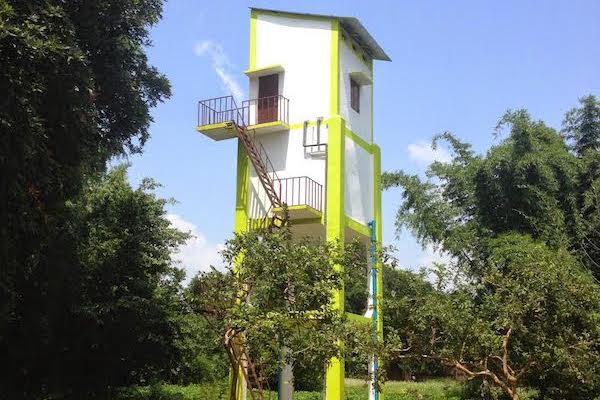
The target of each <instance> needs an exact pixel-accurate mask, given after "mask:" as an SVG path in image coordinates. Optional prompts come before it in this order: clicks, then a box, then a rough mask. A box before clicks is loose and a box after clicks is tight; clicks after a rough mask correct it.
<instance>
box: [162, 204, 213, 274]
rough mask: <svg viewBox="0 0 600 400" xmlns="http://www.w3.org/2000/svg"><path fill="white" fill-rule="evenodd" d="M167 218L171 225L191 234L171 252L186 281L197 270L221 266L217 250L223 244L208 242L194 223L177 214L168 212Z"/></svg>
mask: <svg viewBox="0 0 600 400" xmlns="http://www.w3.org/2000/svg"><path fill="white" fill-rule="evenodd" d="M167 219H168V220H169V222H171V225H172V226H173V227H175V228H177V229H179V230H181V231H183V232H189V233H190V234H192V235H193V236H192V237H190V238H189V239H188V241H187V242H186V243H185V244H183V245H182V246H181V247H179V249H178V250H177V251H176V252H175V253H174V254H173V259H174V260H175V261H177V262H179V263H180V266H181V267H182V268H183V269H184V270H185V273H186V281H189V280H190V279H191V278H192V277H194V276H195V275H196V274H197V273H198V272H199V271H207V270H208V269H209V267H210V266H211V265H213V266H215V267H221V266H222V262H221V257H220V256H219V251H220V250H221V249H222V248H223V245H221V244H216V245H215V244H211V243H209V242H208V240H207V239H206V236H205V235H204V234H203V233H202V232H200V230H199V229H198V227H197V226H196V225H194V224H193V223H191V222H189V221H186V220H185V219H183V218H182V217H181V216H179V215H177V214H168V215H167Z"/></svg>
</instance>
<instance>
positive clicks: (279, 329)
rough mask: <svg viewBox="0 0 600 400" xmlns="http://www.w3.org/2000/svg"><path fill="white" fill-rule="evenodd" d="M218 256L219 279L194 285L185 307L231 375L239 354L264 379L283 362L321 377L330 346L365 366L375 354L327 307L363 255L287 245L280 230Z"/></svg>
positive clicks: (235, 243)
mask: <svg viewBox="0 0 600 400" xmlns="http://www.w3.org/2000/svg"><path fill="white" fill-rule="evenodd" d="M353 251H358V253H357V254H353V253H352V252H353ZM222 255H223V260H224V261H225V265H226V268H225V271H223V272H220V271H217V270H215V269H213V270H212V271H209V272H205V273H200V274H199V275H198V276H197V277H195V278H194V280H193V281H192V283H191V297H190V302H191V305H192V308H193V309H194V310H195V311H196V312H197V313H198V314H199V315H202V316H204V317H205V318H206V319H207V321H209V323H210V324H211V326H212V327H213V329H214V331H216V332H218V334H219V335H220V336H221V338H222V345H223V347H224V348H225V350H226V352H227V354H228V356H229V360H230V365H231V368H232V370H233V371H237V370H238V367H239V365H240V362H241V359H240V355H241V354H243V353H244V352H245V353H247V354H248V356H249V358H250V359H251V360H252V362H253V364H254V365H255V368H256V369H257V370H258V371H262V372H261V373H260V375H262V376H263V378H265V377H268V376H273V375H274V373H275V371H276V368H277V367H278V366H279V365H280V363H281V359H282V357H283V359H284V360H285V361H286V362H289V363H292V364H294V365H297V366H305V367H306V366H308V367H309V368H311V369H313V370H314V369H317V370H322V371H324V366H325V365H326V363H327V362H328V361H329V359H330V358H332V357H334V356H338V355H340V354H341V352H342V351H343V348H341V347H340V346H337V345H336V343H340V341H341V340H343V341H345V342H346V343H347V347H348V352H347V353H346V355H347V356H350V355H353V356H355V357H358V356H359V355H362V356H363V359H364V362H365V365H366V359H367V357H368V355H370V354H372V353H371V351H374V348H375V347H376V346H375V344H372V343H371V339H370V335H371V332H370V327H369V326H368V325H367V326H366V329H360V328H359V327H357V326H355V325H353V324H352V323H351V322H348V321H346V320H345V318H344V317H343V316H342V315H341V314H340V313H339V312H338V311H337V310H336V308H334V307H333V304H332V301H334V300H332V299H333V293H334V291H335V290H339V289H341V287H342V283H343V280H344V276H345V274H343V273H342V272H341V269H346V270H348V269H350V268H354V267H355V265H354V264H353V260H357V259H361V260H362V261H363V263H364V260H365V251H364V248H362V250H360V246H355V245H348V246H346V247H344V246H340V245H337V244H334V243H330V242H321V241H314V240H309V239H292V238H291V236H290V233H289V231H288V230H287V228H285V229H284V230H283V231H281V232H274V233H268V232H250V233H245V234H239V235H236V236H235V238H234V239H232V240H230V241H228V242H227V243H226V245H225V249H224V250H223V252H222ZM334 265H337V266H339V268H334V267H333V266H334ZM358 267H359V268H362V265H359V266H358ZM337 301H339V300H337ZM359 338H360V339H359ZM236 379H237V376H236V375H235V374H234V379H233V380H231V381H230V384H231V386H232V387H231V391H230V393H231V396H232V397H231V398H232V399H233V398H235V391H234V390H233V388H234V387H235V385H236Z"/></svg>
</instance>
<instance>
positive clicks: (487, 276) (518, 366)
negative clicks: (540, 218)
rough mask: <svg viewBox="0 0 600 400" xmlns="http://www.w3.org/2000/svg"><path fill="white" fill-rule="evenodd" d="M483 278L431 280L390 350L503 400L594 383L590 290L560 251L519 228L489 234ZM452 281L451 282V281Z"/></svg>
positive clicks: (598, 370)
mask: <svg viewBox="0 0 600 400" xmlns="http://www.w3.org/2000/svg"><path fill="white" fill-rule="evenodd" d="M488 250H489V252H490V253H489V259H488V263H487V266H486V269H485V272H484V273H483V275H482V281H483V282H485V285H483V286H475V287H474V286H473V285H472V284H471V283H470V282H469V281H468V280H462V281H460V280H459V281H456V280H455V281H453V282H452V284H450V285H449V284H448V282H445V283H444V282H440V281H438V284H439V285H440V287H438V289H437V290H436V292H434V293H428V294H425V295H424V296H421V298H420V299H419V301H418V302H416V303H415V307H414V309H413V310H412V312H411V313H409V314H408V315H409V316H408V322H407V325H408V327H409V334H408V336H407V340H406V342H405V343H403V346H404V348H403V349H402V350H400V351H398V352H397V355H398V357H399V358H400V359H415V358H416V359H421V360H425V361H430V362H435V363H440V364H442V365H444V366H447V367H449V368H452V369H455V370H456V371H457V372H459V373H460V374H462V375H465V376H466V377H468V378H469V379H481V380H485V381H486V382H488V383H490V384H492V385H495V386H498V387H499V388H501V389H502V391H503V392H504V393H505V394H506V395H507V396H508V397H509V398H511V399H518V398H520V395H521V392H522V390H523V388H525V387H527V386H534V387H537V388H539V389H540V390H541V392H542V398H551V399H581V398H594V396H596V395H598V393H599V391H600V381H599V380H598V377H599V376H600V363H599V361H600V330H599V329H598V326H599V325H598V323H599V321H600V291H599V290H598V287H597V285H596V284H595V283H594V281H593V279H592V277H591V275H590V274H589V273H588V272H587V271H585V269H583V268H582V266H581V265H580V264H579V263H578V261H577V260H576V259H575V258H573V257H572V256H571V255H570V254H569V253H568V252H567V251H564V250H552V249H549V248H548V247H547V246H546V245H544V244H543V243H540V242H535V241H533V240H532V239H531V238H529V237H527V236H522V235H517V234H509V235H502V236H500V237H499V238H497V239H494V240H492V241H491V242H490V243H489V246H488ZM457 282H459V283H457Z"/></svg>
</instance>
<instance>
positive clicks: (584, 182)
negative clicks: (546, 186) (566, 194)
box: [563, 95, 600, 279]
mask: <svg viewBox="0 0 600 400" xmlns="http://www.w3.org/2000/svg"><path fill="white" fill-rule="evenodd" d="M579 102H580V104H581V107H579V108H573V109H572V110H571V111H569V112H568V113H567V115H566V116H565V119H564V122H563V133H564V135H565V136H566V138H567V139H569V140H570V141H571V148H572V149H573V150H574V151H575V152H576V154H577V156H578V157H579V159H580V161H581V171H580V174H579V181H580V185H579V188H578V192H577V195H578V206H579V209H580V210H581V221H582V229H581V231H580V232H579V235H578V238H577V239H578V241H577V244H578V249H579V253H580V254H579V256H580V258H581V259H582V261H583V262H584V264H585V265H586V266H587V268H589V269H590V270H591V271H594V273H595V275H596V279H600V264H599V262H598V260H600V102H599V101H598V100H597V99H596V97H595V96H593V95H589V96H586V97H583V98H582V99H580V100H579Z"/></svg>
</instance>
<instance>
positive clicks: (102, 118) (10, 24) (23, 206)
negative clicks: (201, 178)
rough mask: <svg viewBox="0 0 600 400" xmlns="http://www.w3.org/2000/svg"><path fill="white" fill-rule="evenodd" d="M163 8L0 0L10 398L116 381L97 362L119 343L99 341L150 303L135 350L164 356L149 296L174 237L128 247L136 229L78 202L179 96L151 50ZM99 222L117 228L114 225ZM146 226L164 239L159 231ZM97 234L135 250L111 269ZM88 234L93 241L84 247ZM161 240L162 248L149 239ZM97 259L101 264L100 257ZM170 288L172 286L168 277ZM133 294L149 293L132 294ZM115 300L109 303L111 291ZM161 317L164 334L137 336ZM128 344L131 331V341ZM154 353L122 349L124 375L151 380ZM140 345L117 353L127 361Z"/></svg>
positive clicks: (145, 212) (2, 226) (144, 2)
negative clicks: (164, 103)
mask: <svg viewBox="0 0 600 400" xmlns="http://www.w3.org/2000/svg"><path fill="white" fill-rule="evenodd" d="M161 6H162V1H160V0H141V1H140V0H135V1H134V0H99V1H84V0H78V1H68V2H65V1H56V0H52V1H43V2H40V1H30V0H25V1H21V0H18V1H17V0H0V59H1V60H2V68H1V69H0V88H1V92H2V99H1V100H0V170H1V171H2V179H1V180H0V197H1V198H2V201H1V202H0V244H1V247H0V249H1V250H0V265H1V268H2V273H1V274H0V353H1V354H2V355H3V363H2V368H3V371H1V372H2V373H1V374H0V375H1V376H2V378H0V390H3V393H4V394H5V395H8V394H7V393H11V390H18V392H19V393H20V396H24V397H31V396H33V393H35V392H38V391H40V390H42V391H54V390H59V391H60V390H63V389H66V388H75V387H74V386H72V384H73V383H74V382H72V381H71V379H74V380H76V381H79V382H81V383H82V384H83V381H86V386H87V384H88V383H89V384H91V386H90V387H94V386H95V385H100V386H103V385H107V384H109V383H110V381H111V379H112V378H111V377H110V376H107V375H111V374H112V373H113V371H111V370H108V369H104V368H102V367H101V366H99V365H94V364H93V363H94V362H95V361H97V358H98V359H102V360H104V361H107V358H108V353H106V354H105V355H102V354H101V351H102V349H103V348H104V349H105V350H107V349H106V348H105V347H111V349H110V350H111V351H112V350H117V349H116V348H115V347H117V346H118V345H117V343H116V342H115V343H114V344H112V345H111V344H109V343H102V342H101V340H106V339H107V338H108V337H109V336H108V332H114V330H118V329H126V328H127V326H128V325H127V324H133V323H134V321H136V318H135V317H136V313H132V314H133V315H132V319H131V320H128V319H127V318H124V315H123V313H125V312H127V310H131V309H139V310H142V308H140V303H141V302H148V303H149V305H148V309H147V310H146V311H147V313H148V315H147V317H148V318H147V319H146V317H144V318H141V316H139V315H137V316H138V317H140V318H141V320H143V321H147V322H144V323H142V324H141V325H140V326H139V327H138V326H135V325H134V326H131V328H132V329H133V330H132V332H131V334H138V333H139V335H140V338H138V339H135V340H139V343H138V344H141V343H146V345H148V346H150V343H152V346H150V347H152V348H153V349H154V347H153V346H154V345H157V347H156V352H158V351H161V349H164V348H165V346H166V347H169V346H168V345H166V344H164V343H160V342H161V340H162V339H161V338H162V337H163V335H170V333H169V330H170V329H171V328H170V325H169V324H163V323H162V322H161V323H159V322H158V321H159V320H160V319H161V318H162V317H160V314H161V313H162V311H160V308H161V307H162V301H163V300H161V298H160V296H158V295H157V294H154V293H153V294H152V296H154V297H155V298H156V302H157V303H156V304H155V302H154V301H149V297H148V296H149V294H150V293H151V292H153V291H154V290H155V288H156V287H157V285H158V282H157V279H158V278H157V277H158V276H159V275H161V273H162V272H160V271H161V270H163V269H164V267H163V264H164V259H163V258H164V257H162V256H161V257H160V258H159V259H157V260H155V261H154V260H153V259H152V257H153V256H156V255H157V254H156V253H157V252H160V251H162V249H163V247H164V246H162V245H159V244H162V243H167V242H169V241H170V240H171V239H170V238H169V237H166V238H162V239H161V240H163V241H164V242H160V243H156V242H153V240H155V239H156V237H149V238H148V239H147V240H146V241H145V242H143V243H139V246H133V248H132V250H134V253H133V254H131V255H127V254H125V247H128V246H129V245H131V243H125V242H123V241H125V240H126V239H127V238H126V237H125V236H126V232H127V229H125V230H124V231H123V232H122V233H121V235H117V233H116V232H113V234H114V235H115V236H113V237H112V238H111V237H110V235H109V234H108V233H107V232H91V230H92V227H91V226H90V225H87V226H86V225H85V224H86V223H88V222H89V223H90V224H92V222H91V219H93V218H95V219H96V220H102V218H108V216H106V217H103V216H102V212H101V210H99V209H96V210H95V211H96V212H97V213H98V215H91V214H89V213H88V212H87V211H86V210H84V209H82V208H81V207H79V208H78V207H77V206H73V204H77V202H78V201H80V200H79V198H80V193H81V191H82V190H83V189H84V188H85V187H86V186H87V184H88V182H87V180H88V179H92V178H93V177H94V176H97V175H99V174H101V173H102V172H103V171H104V170H105V164H106V161H107V160H108V159H109V158H110V157H112V156H114V155H121V154H125V153H127V152H137V151H140V149H141V146H142V145H143V144H144V142H145V141H146V139H147V138H148V127H149V124H150V122H151V118H150V113H149V109H150V107H153V106H154V105H156V104H157V102H158V101H161V100H162V99H164V98H165V97H167V96H168V95H169V93H170V89H169V84H168V82H167V80H166V79H165V77H164V76H162V75H161V74H160V73H159V72H158V71H157V70H156V69H155V68H154V67H152V66H150V65H149V64H148V62H147V58H146V55H145V50H146V47H147V46H148V45H149V44H150V43H149V40H148V27H149V26H151V25H153V24H155V23H156V22H157V21H158V19H159V18H160V13H161ZM122 190H125V189H122ZM125 191H126V190H125ZM142 191H143V189H142ZM120 194H122V193H115V194H114V195H113V196H115V197H118V196H119V195H120ZM140 197H142V196H141V195H137V196H134V195H131V196H129V200H131V201H133V200H135V201H140V202H141V204H140V206H150V204H151V202H149V201H145V200H143V199H140ZM110 198H111V197H110V196H108V195H107V197H106V199H105V200H106V201H107V204H108V205H113V206H115V207H116V206H117V205H118V206H123V207H125V206H129V204H127V203H126V202H125V201H123V202H122V203H111V202H110V201H108V200H110ZM88 200H89V201H90V202H92V204H91V205H92V206H97V207H100V206H101V204H99V203H94V201H96V200H97V201H100V199H96V200H92V198H91V197H90V198H88ZM82 201H83V200H82ZM157 207H158V206H157ZM155 208H156V207H154V208H153V207H149V209H140V210H133V209H132V208H130V207H128V210H129V211H132V212H133V211H135V213H134V214H133V215H137V217H138V218H140V219H142V220H143V219H144V218H145V219H146V221H138V220H131V219H127V220H128V221H130V222H132V223H134V224H135V223H138V222H140V223H141V222H149V221H150V222H156V221H157V220H158V216H156V215H155V213H156V210H155ZM80 219H81V221H80ZM86 219H88V220H87V221H86ZM148 220H149V221H148ZM103 221H104V222H105V223H106V225H107V226H110V225H111V224H112V226H117V224H116V221H114V222H113V221H109V220H108V219H105V220H103ZM82 224H83V225H82ZM137 227H138V228H139V229H141V228H142V226H140V225H138V226H137ZM124 228H126V227H124V226H119V229H124ZM86 229H87V231H86ZM144 229H149V230H150V232H149V233H150V234H152V233H154V232H156V233H157V234H158V233H159V232H158V231H159V230H160V229H162V225H159V226H158V227H157V228H153V227H151V226H150V227H145V228H144ZM82 230H83V232H82ZM92 233H94V234H95V233H98V234H104V235H105V236H104V239H105V242H104V244H103V246H104V245H106V246H107V250H109V251H114V252H116V253H119V251H120V253H119V254H120V255H123V256H124V257H125V258H124V259H123V260H122V261H121V260H119V261H118V264H119V265H120V266H121V267H120V268H116V267H115V270H116V271H117V272H118V274H117V275H115V276H114V277H110V276H108V271H106V273H105V274H103V273H102V271H101V270H102V269H103V268H109V269H110V268H112V267H113V266H114V264H113V263H116V262H117V259H116V258H113V259H110V257H111V256H112V255H114V254H111V253H107V254H103V253H102V251H103V250H104V249H100V248H94V247H93V246H95V245H96V244H98V243H96V244H94V243H92V242H93V240H92V239H91V238H89V237H85V236H80V235H86V234H92ZM80 239H84V240H87V243H85V244H81V245H80ZM104 239H99V240H104ZM98 245H99V244H98ZM151 245H157V250H156V251H154V250H151V249H149V248H147V247H146V246H151ZM119 246H124V248H123V249H122V250H119V249H118V247H119ZM135 251H139V252H145V253H147V254H146V255H145V256H142V253H135ZM148 252H149V253H148ZM93 254H97V255H98V256H101V257H100V259H99V260H93ZM80 257H83V259H80ZM144 257H147V258H148V259H146V258H144ZM142 259H143V262H144V263H145V264H144V265H145V266H146V267H147V268H148V271H147V272H144V273H141V272H140V271H139V270H138V269H137V268H138V265H137V264H136V263H138V262H140V261H142ZM147 262H148V264H147V265H146V263H147ZM111 264H112V266H111ZM129 268H131V271H130V272H128V269H129ZM111 272H114V271H111ZM128 274H131V275H130V276H129V278H127V277H128ZM119 277H122V279H123V280H119V279H120V278H119ZM96 278H97V279H100V281H101V282H103V283H106V284H109V283H116V288H115V292H114V293H112V294H109V293H107V291H110V290H111V286H107V287H104V288H103V287H101V286H100V284H99V283H95V282H94V279H96ZM127 279H131V280H134V279H135V281H132V282H127ZM127 285H128V286H127ZM160 285H161V286H164V287H165V289H164V290H166V287H167V285H166V284H163V283H160ZM123 288H126V289H127V290H129V289H130V288H131V289H133V293H136V294H137V293H139V294H138V295H135V296H134V295H133V294H132V295H128V294H127V293H123V291H122V289H123ZM88 289H89V290H90V292H89V293H88V292H87V290H88ZM109 295H110V296H112V300H111V301H112V302H113V303H111V301H109V300H108V299H105V298H104V296H109ZM123 295H125V297H122V296H123ZM165 296H166V295H165ZM167 297H168V296H167ZM96 300H99V304H96V303H95V302H96ZM164 301H165V302H168V301H167V299H166V298H165V300H164ZM109 304H110V305H109ZM112 312H116V315H113V314H111V313H112ZM119 318H123V319H119ZM105 323H106V324H108V325H102V324H105ZM121 323H122V324H124V325H119V324H121ZM154 323H156V324H157V325H156V326H155V328H156V329H157V334H156V337H153V336H152V334H150V333H149V331H143V332H142V331H140V329H142V328H143V327H144V326H147V327H148V326H149V325H150V326H152V324H154ZM111 324H114V325H111ZM148 324H149V325H148ZM90 325H91V330H90V331H89V335H88V333H87V332H88V330H87V329H88V327H89V326H90ZM100 326H103V328H102V330H100ZM105 328H106V330H105ZM132 340H134V339H133V338H127V340H126V341H125V342H123V346H128V345H130V344H131V341H132ZM89 346H97V347H92V348H90V347H89ZM84 349H85V351H84ZM153 349H152V350H150V349H149V350H148V355H147V356H146V355H144V354H142V353H140V354H136V357H137V355H139V358H138V359H137V360H136V361H131V360H130V359H129V358H128V357H129V356H126V360H127V361H125V362H124V364H125V363H130V362H132V363H134V368H133V372H134V374H133V375H129V374H127V377H128V378H127V379H130V380H131V379H137V378H138V377H139V376H141V374H142V371H141V370H145V369H146V367H143V366H142V365H141V364H142V363H143V362H145V360H149V361H150V362H154V360H152V358H153V357H154V354H155V350H153ZM88 350H90V356H91V358H90V359H87V358H86V355H85V354H86V352H87V351H88ZM130 351H133V350H130V349H128V348H126V347H123V348H121V349H118V353H120V354H124V355H126V354H128V352H130ZM116 360H118V359H117V358H115V361H113V363H118V362H117V361H116ZM86 361H88V363H87V365H86ZM104 361H103V362H104ZM107 362H108V361H107ZM111 365H112V366H115V365H114V364H111ZM115 367H117V370H116V371H114V372H115V373H117V372H118V373H122V371H123V370H122V367H123V365H118V366H115ZM128 372H129V371H128ZM86 374H87V375H86ZM121 380H122V379H121ZM15 396H16V395H15ZM15 396H13V397H15Z"/></svg>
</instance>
